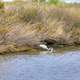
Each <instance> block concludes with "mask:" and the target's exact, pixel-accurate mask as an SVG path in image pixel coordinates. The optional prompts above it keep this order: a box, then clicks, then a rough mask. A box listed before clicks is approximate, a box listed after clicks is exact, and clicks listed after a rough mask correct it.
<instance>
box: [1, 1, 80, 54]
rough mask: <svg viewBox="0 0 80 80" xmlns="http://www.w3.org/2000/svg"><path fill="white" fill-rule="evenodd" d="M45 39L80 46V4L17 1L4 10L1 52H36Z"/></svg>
mask: <svg viewBox="0 0 80 80" xmlns="http://www.w3.org/2000/svg"><path fill="white" fill-rule="evenodd" d="M57 3H58V2H57ZM55 4H56V3H55ZM76 10H77V11H76ZM45 40H46V41H47V42H50V43H51V44H53V45H63V46H64V45H67V46H69V45H74V46H75V45H80V6H76V5H74V6H68V5H67V4H64V5H48V4H45V3H40V4H39V5H37V3H26V2H14V3H11V4H10V3H9V4H8V3H5V6H4V8H3V9H0V53H2V52H9V51H12V52H14V51H24V50H32V48H33V51H34V50H35V49H36V48H37V49H39V47H38V45H39V44H41V43H42V42H45Z"/></svg>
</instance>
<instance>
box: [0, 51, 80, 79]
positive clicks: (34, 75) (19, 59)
mask: <svg viewBox="0 0 80 80" xmlns="http://www.w3.org/2000/svg"><path fill="white" fill-rule="evenodd" d="M0 80H80V51H73V52H67V53H66V54H64V55H46V54H44V55H26V54H24V55H0Z"/></svg>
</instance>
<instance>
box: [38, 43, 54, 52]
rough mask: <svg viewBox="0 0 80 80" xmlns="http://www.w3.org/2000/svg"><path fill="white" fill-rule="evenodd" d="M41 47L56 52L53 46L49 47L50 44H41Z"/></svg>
mask: <svg viewBox="0 0 80 80" xmlns="http://www.w3.org/2000/svg"><path fill="white" fill-rule="evenodd" d="M39 47H40V48H43V49H45V50H47V51H49V52H51V53H53V52H55V51H54V49H53V48H52V47H49V48H48V46H47V45H46V44H40V45H39Z"/></svg>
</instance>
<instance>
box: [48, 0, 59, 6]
mask: <svg viewBox="0 0 80 80" xmlns="http://www.w3.org/2000/svg"><path fill="white" fill-rule="evenodd" d="M60 2H61V1H60V0H48V3H49V4H55V5H56V4H58V3H60Z"/></svg>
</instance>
